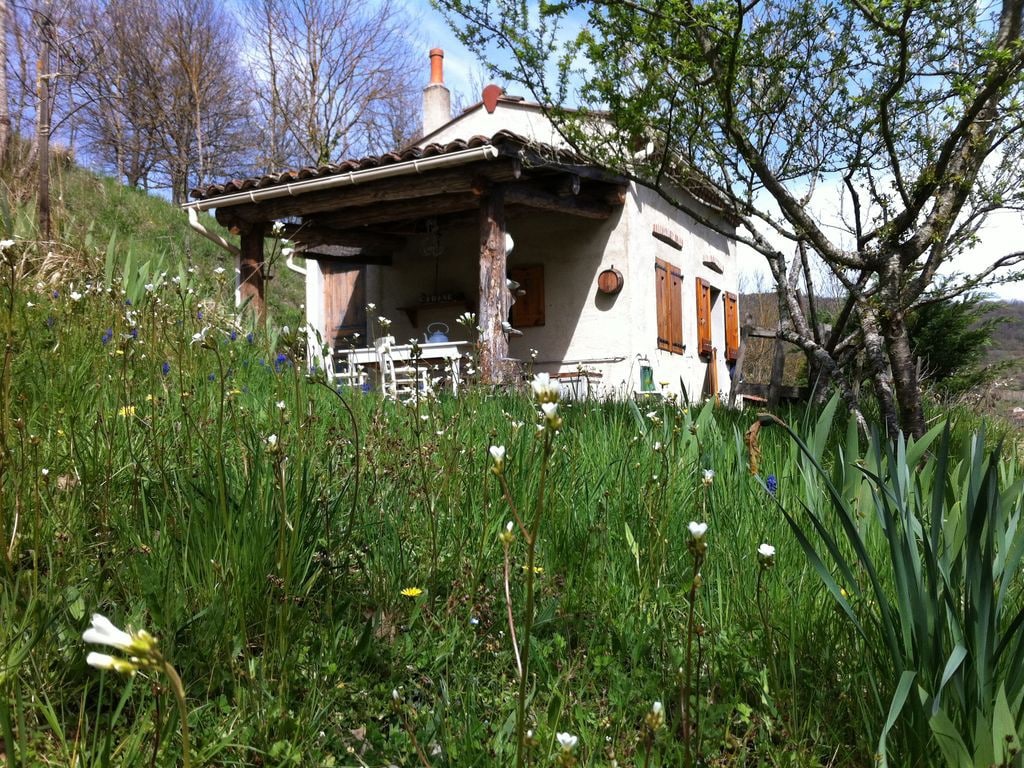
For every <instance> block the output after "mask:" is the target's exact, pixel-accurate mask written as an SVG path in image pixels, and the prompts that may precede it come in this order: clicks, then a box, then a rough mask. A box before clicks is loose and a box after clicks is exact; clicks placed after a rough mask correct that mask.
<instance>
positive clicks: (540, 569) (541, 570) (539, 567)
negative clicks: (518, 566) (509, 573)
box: [523, 565, 544, 574]
mask: <svg viewBox="0 0 1024 768" xmlns="http://www.w3.org/2000/svg"><path fill="white" fill-rule="evenodd" d="M528 570H530V569H529V567H527V566H525V565H524V566H523V573H526V572H527V571H528ZM533 572H534V573H538V574H539V573H544V566H542V565H535V566H533Z"/></svg>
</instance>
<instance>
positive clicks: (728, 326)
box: [725, 293, 740, 362]
mask: <svg viewBox="0 0 1024 768" xmlns="http://www.w3.org/2000/svg"><path fill="white" fill-rule="evenodd" d="M739 355H740V302H739V297H738V296H737V295H736V294H735V293H726V294H725V359H726V360H727V361H729V362H733V361H735V360H736V358H737V357H739Z"/></svg>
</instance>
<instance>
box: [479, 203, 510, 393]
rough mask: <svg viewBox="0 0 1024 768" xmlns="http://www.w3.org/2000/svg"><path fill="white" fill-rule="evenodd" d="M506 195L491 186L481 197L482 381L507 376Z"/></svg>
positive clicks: (499, 381) (496, 380) (498, 380)
mask: <svg viewBox="0 0 1024 768" xmlns="http://www.w3.org/2000/svg"><path fill="white" fill-rule="evenodd" d="M505 272H506V269H505V196H504V189H503V188H502V187H500V186H493V187H491V188H490V189H488V190H487V191H486V192H485V193H484V194H483V196H482V197H481V198H480V302H479V306H480V317H479V322H480V328H481V329H482V331H481V333H480V377H481V380H482V381H483V382H484V383H485V384H504V383H505V382H506V381H508V379H509V373H510V366H509V364H508V361H507V360H506V358H507V357H508V336H506V335H505V330H504V329H503V328H502V327H501V324H502V323H503V322H505V321H506V320H508V309H509V291H508V286H507V285H506V283H505Z"/></svg>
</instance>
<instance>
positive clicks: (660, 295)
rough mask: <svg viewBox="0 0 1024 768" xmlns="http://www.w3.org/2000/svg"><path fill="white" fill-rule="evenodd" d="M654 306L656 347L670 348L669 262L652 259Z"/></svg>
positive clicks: (670, 301)
mask: <svg viewBox="0 0 1024 768" xmlns="http://www.w3.org/2000/svg"><path fill="white" fill-rule="evenodd" d="M654 279H655V286H654V287H655V306H656V307H657V312H658V349H667V350H671V349H672V330H671V328H672V299H671V295H672V294H671V291H670V288H671V281H670V279H669V263H668V262H667V261H662V260H661V259H655V260H654Z"/></svg>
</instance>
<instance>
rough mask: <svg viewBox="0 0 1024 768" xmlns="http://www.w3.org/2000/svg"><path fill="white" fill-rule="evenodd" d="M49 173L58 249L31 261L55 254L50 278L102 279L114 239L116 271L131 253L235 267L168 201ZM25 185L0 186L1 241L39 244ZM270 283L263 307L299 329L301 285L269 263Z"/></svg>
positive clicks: (15, 176) (9, 179)
mask: <svg viewBox="0 0 1024 768" xmlns="http://www.w3.org/2000/svg"><path fill="white" fill-rule="evenodd" d="M54 166H55V167H54V173H53V178H52V181H51V194H52V197H53V202H52V207H53V214H52V215H53V231H54V239H55V241H56V246H55V247H53V246H51V247H49V248H46V249H45V250H44V249H42V248H41V247H40V248H39V250H38V252H37V253H36V254H35V258H36V260H37V261H38V264H39V265H42V264H43V261H44V259H45V258H46V257H47V255H48V253H50V252H52V253H53V254H54V255H53V256H50V258H49V260H48V261H47V262H46V263H47V267H48V269H47V272H48V274H49V273H50V272H53V271H59V272H61V273H64V274H65V277H66V276H67V275H72V276H82V277H85V276H91V275H97V274H101V273H102V270H103V264H104V259H105V255H106V251H107V247H108V244H109V243H110V241H111V238H114V242H115V249H116V257H117V260H118V262H119V263H121V264H123V263H124V262H125V260H126V259H127V258H128V255H129V254H130V255H131V259H132V261H133V263H136V264H139V263H142V262H146V261H150V260H154V259H162V260H163V261H164V263H165V265H168V266H170V265H175V264H179V263H182V264H185V265H186V266H194V267H196V268H197V269H198V270H199V271H200V272H201V273H207V274H208V273H209V272H211V271H212V270H213V269H215V268H216V267H224V268H225V269H231V268H232V267H233V260H232V259H231V257H230V255H229V254H228V253H227V252H225V251H224V250H222V249H221V248H219V247H217V246H216V245H214V244H213V243H211V242H210V241H209V240H207V239H206V238H204V237H202V236H200V235H199V234H197V233H196V232H194V231H193V230H192V229H191V227H189V225H188V217H187V216H186V214H185V213H184V212H183V211H182V210H181V209H179V208H178V207H177V206H175V205H171V203H169V202H168V201H167V200H166V199H164V198H162V197H160V196H158V195H156V194H151V193H147V192H145V191H143V190H139V189H133V188H131V187H126V186H124V185H123V184H120V183H119V182H118V181H117V180H115V179H112V178H108V177H103V176H99V175H97V174H95V173H93V172H91V171H87V170H85V169H83V168H80V167H79V166H77V165H74V164H73V163H70V162H68V161H65V162H63V163H54ZM30 183H31V174H29V173H20V172H15V173H12V174H10V175H8V176H5V178H3V179H2V180H0V198H2V201H3V207H4V209H5V210H6V209H9V210H10V216H9V217H8V216H5V217H4V219H5V221H2V222H0V235H2V236H3V237H11V236H16V237H17V238H19V239H25V240H29V241H34V240H37V239H38V237H37V232H38V229H37V227H36V223H35V207H34V205H35V200H34V189H32V188H31V186H29V184H30ZM201 220H202V221H203V223H204V224H205V225H206V226H207V227H209V228H210V229H212V230H213V231H216V232H223V230H222V229H221V228H220V227H219V226H218V225H217V223H216V221H214V219H213V217H212V216H209V215H207V214H203V215H202V216H201ZM229 239H230V236H229ZM266 247H267V254H268V257H269V256H270V254H271V252H272V250H273V247H274V246H273V243H272V241H269V240H268V241H267V245H266ZM55 263H56V266H55V265H54V264H55ZM47 276H48V275H47ZM270 276H271V279H270V280H269V281H268V285H267V301H268V306H269V309H270V314H271V317H272V318H274V319H275V321H277V322H278V323H282V324H283V323H291V324H293V326H294V325H297V324H298V323H299V322H301V309H300V307H301V304H302V301H303V296H304V287H303V282H302V279H301V278H300V277H299V276H298V275H296V274H294V273H292V272H291V271H290V270H288V269H287V268H286V267H285V265H284V260H283V259H279V260H276V261H275V262H274V263H273V264H272V268H271V272H270ZM67 279H74V278H73V277H70V278H67Z"/></svg>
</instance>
